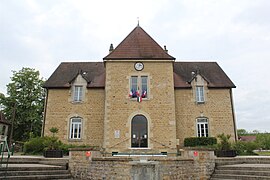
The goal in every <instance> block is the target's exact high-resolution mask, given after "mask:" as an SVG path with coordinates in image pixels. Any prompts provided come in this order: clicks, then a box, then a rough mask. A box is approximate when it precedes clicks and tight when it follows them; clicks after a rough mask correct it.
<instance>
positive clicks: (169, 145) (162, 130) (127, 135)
mask: <svg viewBox="0 0 270 180" xmlns="http://www.w3.org/2000/svg"><path fill="white" fill-rule="evenodd" d="M172 65H173V64H172V62H144V71H143V72H141V71H136V70H135V69H134V62H120V61H119V62H115V61H114V62H106V86H105V90H106V101H105V120H104V126H105V129H104V148H106V149H107V150H108V151H120V152H121V151H122V152H123V151H127V149H129V148H130V144H131V120H132V118H133V117H134V116H135V115H137V114H141V115H144V116H145V117H146V118H147V120H148V132H149V133H148V147H149V148H150V149H157V150H158V149H159V150H160V152H161V151H169V152H170V151H172V150H173V151H175V148H176V127H175V124H176V123H175V101H174V87H173V76H172V73H171V72H172V68H173V66H172ZM131 76H148V79H149V82H148V85H149V91H148V99H147V100H143V101H142V102H141V103H138V102H136V99H131V98H130V97H129V96H128V94H129V91H130V88H129V87H130V77H131ZM116 130H119V132H120V137H119V138H115V137H114V133H115V131H116Z"/></svg>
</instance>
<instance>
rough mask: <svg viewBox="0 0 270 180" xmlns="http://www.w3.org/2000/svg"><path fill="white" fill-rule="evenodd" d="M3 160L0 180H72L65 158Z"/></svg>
mask: <svg viewBox="0 0 270 180" xmlns="http://www.w3.org/2000/svg"><path fill="white" fill-rule="evenodd" d="M6 162H7V160H6V159H4V160H3V162H2V163H3V164H2V166H1V167H0V179H15V180H17V179H22V180H31V179H72V177H71V174H70V171H69V170H68V159H66V158H61V159H57V158H49V159H48V158H43V157H31V156H26V157H24V156H21V157H19V156H17V157H11V158H10V159H9V163H8V166H6V165H7V164H6Z"/></svg>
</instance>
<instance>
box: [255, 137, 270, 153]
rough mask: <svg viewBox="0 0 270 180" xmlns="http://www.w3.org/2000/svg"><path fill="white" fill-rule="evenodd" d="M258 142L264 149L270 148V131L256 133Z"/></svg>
mask: <svg viewBox="0 0 270 180" xmlns="http://www.w3.org/2000/svg"><path fill="white" fill-rule="evenodd" d="M256 142H257V143H258V144H259V147H260V148H262V149H270V133H259V134H257V135H256Z"/></svg>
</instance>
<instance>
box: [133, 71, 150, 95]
mask: <svg viewBox="0 0 270 180" xmlns="http://www.w3.org/2000/svg"><path fill="white" fill-rule="evenodd" d="M137 96H140V97H142V98H147V96H148V76H131V78H130V97H131V98H136V97H137Z"/></svg>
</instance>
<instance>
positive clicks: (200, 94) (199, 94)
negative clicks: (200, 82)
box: [196, 86, 204, 103]
mask: <svg viewBox="0 0 270 180" xmlns="http://www.w3.org/2000/svg"><path fill="white" fill-rule="evenodd" d="M196 101H197V102H198V103H203V102H204V88H203V86H196Z"/></svg>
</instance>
